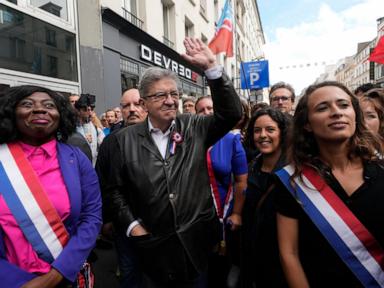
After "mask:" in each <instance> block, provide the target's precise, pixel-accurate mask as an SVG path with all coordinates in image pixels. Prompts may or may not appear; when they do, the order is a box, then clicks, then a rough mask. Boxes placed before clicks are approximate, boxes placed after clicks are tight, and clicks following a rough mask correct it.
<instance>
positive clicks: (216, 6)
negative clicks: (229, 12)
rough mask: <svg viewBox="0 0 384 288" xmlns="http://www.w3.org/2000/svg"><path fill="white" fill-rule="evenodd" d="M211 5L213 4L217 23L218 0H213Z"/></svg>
mask: <svg viewBox="0 0 384 288" xmlns="http://www.w3.org/2000/svg"><path fill="white" fill-rule="evenodd" d="M213 5H214V10H215V23H217V21H219V2H218V0H215V1H214V2H213Z"/></svg>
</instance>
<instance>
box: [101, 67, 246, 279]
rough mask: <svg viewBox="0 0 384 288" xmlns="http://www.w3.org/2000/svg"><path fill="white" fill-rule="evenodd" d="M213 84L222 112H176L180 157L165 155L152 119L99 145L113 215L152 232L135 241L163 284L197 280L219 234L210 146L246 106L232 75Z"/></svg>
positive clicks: (145, 264) (217, 107)
mask: <svg viewBox="0 0 384 288" xmlns="http://www.w3.org/2000/svg"><path fill="white" fill-rule="evenodd" d="M209 84H210V88H211V92H212V99H213V103H214V111H215V114H214V115H212V116H205V117H204V116H196V115H189V114H182V115H179V116H177V118H176V119H175V123H176V125H175V128H174V132H178V133H179V134H181V135H182V137H183V141H182V143H180V144H178V145H177V147H176V152H175V154H174V155H170V153H169V149H167V154H166V157H165V159H163V158H162V156H161V154H160V152H159V151H158V149H157V146H156V144H155V143H154V141H153V140H152V137H151V136H150V133H149V130H148V121H144V122H143V123H139V124H136V125H133V126H129V127H126V128H123V129H121V130H119V131H118V132H116V133H113V134H111V135H110V136H109V137H108V138H107V139H108V141H106V142H105V143H103V144H102V146H101V149H100V153H99V157H100V158H99V160H98V164H97V170H98V172H99V175H100V180H101V185H102V190H103V192H104V193H103V194H104V195H105V198H104V199H106V201H107V202H110V204H111V208H112V209H111V211H113V215H112V218H113V220H114V222H115V223H117V224H118V226H119V227H120V228H121V229H123V231H126V230H127V228H128V226H129V224H131V223H132V222H133V221H134V220H136V219H140V221H141V223H142V224H143V226H144V227H145V228H146V229H147V230H148V231H149V232H150V233H151V234H150V235H145V236H140V237H130V238H129V239H130V240H131V241H133V242H134V243H135V245H136V247H137V249H138V253H139V259H140V260H141V262H142V264H143V265H142V266H143V269H144V271H145V272H147V273H148V275H150V276H151V277H152V278H153V279H156V280H157V281H159V282H167V280H169V279H179V280H180V281H184V280H188V279H192V278H195V277H196V276H197V275H198V274H199V273H200V272H201V271H203V270H204V269H205V268H206V262H207V257H208V254H209V253H210V251H211V248H212V246H213V244H214V243H215V242H216V241H217V239H218V236H219V233H218V227H219V226H218V219H217V217H216V213H215V208H214V206H213V201H212V197H211V191H210V186H209V179H208V173H207V165H206V151H207V149H208V147H210V146H211V145H213V144H214V143H215V142H216V141H217V140H219V139H220V138H221V137H222V136H224V135H225V134H226V133H227V132H228V131H229V130H230V129H231V128H232V127H234V126H235V124H236V123H237V122H238V121H239V120H240V118H241V116H242V111H241V105H240V101H239V97H238V96H237V94H236V92H235V90H234V88H233V85H232V82H231V81H230V80H229V78H228V77H227V76H226V75H225V74H223V77H222V78H219V79H217V80H212V81H209ZM107 206H108V204H107ZM107 216H108V215H107ZM191 268H192V269H191Z"/></svg>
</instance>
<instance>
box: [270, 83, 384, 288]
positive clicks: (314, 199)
mask: <svg viewBox="0 0 384 288" xmlns="http://www.w3.org/2000/svg"><path fill="white" fill-rule="evenodd" d="M293 121H294V124H293V135H292V136H293V137H292V143H291V147H290V150H289V156H290V157H289V159H290V163H291V164H290V165H289V166H286V167H284V168H283V169H282V170H280V171H278V172H277V175H278V177H279V179H280V181H281V182H280V181H279V183H278V185H277V188H276V191H277V195H276V203H277V210H278V214H277V227H278V242H279V248H280V255H281V261H282V266H283V269H284V272H285V276H286V279H287V281H288V283H289V285H290V287H383V285H384V282H383V279H384V272H383V268H382V267H383V260H382V259H383V257H384V252H383V249H382V247H383V246H384V230H383V227H384V210H383V208H382V207H383V205H384V193H383V187H384V169H383V166H382V162H381V160H380V159H379V157H378V156H377V155H378V153H380V154H382V146H381V143H380V141H379V140H378V139H377V137H375V136H374V135H373V134H372V133H371V132H370V131H368V130H367V128H366V126H365V124H364V120H363V114H362V111H361V108H360V106H359V101H358V99H357V98H356V97H355V96H354V95H353V94H352V93H351V92H350V91H349V90H348V89H347V88H346V87H345V86H344V85H342V84H340V83H338V82H333V81H327V82H323V83H319V84H314V85H311V86H309V87H308V88H307V90H306V92H305V94H304V96H303V97H302V98H301V99H300V101H299V103H298V105H297V107H296V111H295V115H294V120H293Z"/></svg>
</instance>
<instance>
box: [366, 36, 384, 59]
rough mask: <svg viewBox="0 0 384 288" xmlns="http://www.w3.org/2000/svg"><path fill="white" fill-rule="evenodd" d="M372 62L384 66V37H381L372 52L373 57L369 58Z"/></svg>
mask: <svg viewBox="0 0 384 288" xmlns="http://www.w3.org/2000/svg"><path fill="white" fill-rule="evenodd" d="M368 60H369V61H371V62H376V63H380V64H384V36H381V38H380V40H379V42H377V45H376V47H375V49H374V50H373V51H372V53H371V56H369V58H368Z"/></svg>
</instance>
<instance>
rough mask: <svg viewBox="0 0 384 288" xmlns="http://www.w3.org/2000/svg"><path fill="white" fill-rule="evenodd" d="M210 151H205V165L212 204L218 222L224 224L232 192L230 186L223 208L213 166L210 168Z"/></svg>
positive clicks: (230, 186)
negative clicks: (206, 166)
mask: <svg viewBox="0 0 384 288" xmlns="http://www.w3.org/2000/svg"><path fill="white" fill-rule="evenodd" d="M211 149H212V147H210V148H209V149H208V151H207V165H208V175H209V182H210V185H211V192H212V197H213V203H214V204H215V208H216V213H217V216H218V217H219V219H220V222H221V223H224V218H226V217H227V216H228V215H227V214H228V210H229V207H230V205H231V201H232V199H233V190H232V185H231V184H230V185H229V187H228V192H227V194H226V196H225V200H224V206H223V205H222V204H221V197H220V190H219V186H218V185H217V182H216V177H215V173H214V170H213V166H212V158H211V153H210V152H211Z"/></svg>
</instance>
